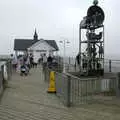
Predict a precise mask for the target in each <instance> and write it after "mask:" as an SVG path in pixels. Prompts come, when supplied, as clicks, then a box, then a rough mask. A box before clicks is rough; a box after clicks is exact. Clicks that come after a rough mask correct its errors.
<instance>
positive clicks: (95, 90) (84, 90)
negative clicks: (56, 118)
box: [45, 69, 120, 107]
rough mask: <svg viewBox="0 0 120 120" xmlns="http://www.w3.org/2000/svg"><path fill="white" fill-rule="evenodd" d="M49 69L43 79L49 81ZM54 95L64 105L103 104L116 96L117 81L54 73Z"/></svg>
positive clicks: (112, 78)
mask: <svg viewBox="0 0 120 120" xmlns="http://www.w3.org/2000/svg"><path fill="white" fill-rule="evenodd" d="M50 71H51V70H50V69H46V74H45V76H46V77H45V78H46V81H49V73H50ZM55 82H56V95H57V96H58V97H59V98H60V100H61V101H62V102H63V103H64V104H65V105H66V106H68V107H69V106H71V105H80V104H85V103H94V102H101V101H102V102H104V101H106V100H107V101H109V100H112V97H113V96H114V97H115V96H120V94H119V95H118V94H117V93H118V91H120V90H119V89H118V86H119V85H118V79H117V77H116V75H115V76H110V77H109V78H108V79H105V78H97V77H96V78H95V77H94V78H87V77H81V78H78V77H76V76H73V75H71V74H68V73H67V74H65V73H59V72H55Z"/></svg>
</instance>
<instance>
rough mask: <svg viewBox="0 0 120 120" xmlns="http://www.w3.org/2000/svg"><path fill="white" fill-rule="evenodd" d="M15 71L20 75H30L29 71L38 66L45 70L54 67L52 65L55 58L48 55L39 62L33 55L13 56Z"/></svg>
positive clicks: (43, 56) (44, 55)
mask: <svg viewBox="0 0 120 120" xmlns="http://www.w3.org/2000/svg"><path fill="white" fill-rule="evenodd" d="M11 59H12V65H13V70H15V71H18V72H19V73H20V75H24V74H25V75H28V73H29V70H30V69H31V68H36V67H37V65H38V64H41V65H42V66H43V70H44V69H45V67H49V68H51V67H52V63H53V62H54V61H55V59H54V57H53V56H51V55H49V56H48V57H47V56H46V54H43V55H42V56H41V57H40V59H39V60H38V61H36V60H35V59H34V56H33V54H26V55H19V56H17V57H16V56H15V55H13V54H11Z"/></svg>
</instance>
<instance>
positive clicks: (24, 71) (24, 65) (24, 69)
mask: <svg viewBox="0 0 120 120" xmlns="http://www.w3.org/2000/svg"><path fill="white" fill-rule="evenodd" d="M20 71H21V73H20V75H21V76H23V74H24V75H28V72H29V68H28V66H27V65H26V64H22V65H21V67H20Z"/></svg>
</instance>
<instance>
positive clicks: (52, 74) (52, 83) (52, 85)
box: [47, 71, 56, 93]
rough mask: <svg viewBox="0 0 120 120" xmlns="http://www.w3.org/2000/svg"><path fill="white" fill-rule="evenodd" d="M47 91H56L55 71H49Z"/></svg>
mask: <svg viewBox="0 0 120 120" xmlns="http://www.w3.org/2000/svg"><path fill="white" fill-rule="evenodd" d="M47 92H48V93H56V88H55V72H54V71H51V72H50V81H49V87H48V91H47Z"/></svg>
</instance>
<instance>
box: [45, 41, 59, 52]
mask: <svg viewBox="0 0 120 120" xmlns="http://www.w3.org/2000/svg"><path fill="white" fill-rule="evenodd" d="M45 41H46V42H47V43H48V44H49V45H50V46H52V47H53V48H55V49H56V51H58V50H59V48H58V46H57V43H56V42H55V40H45Z"/></svg>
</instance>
